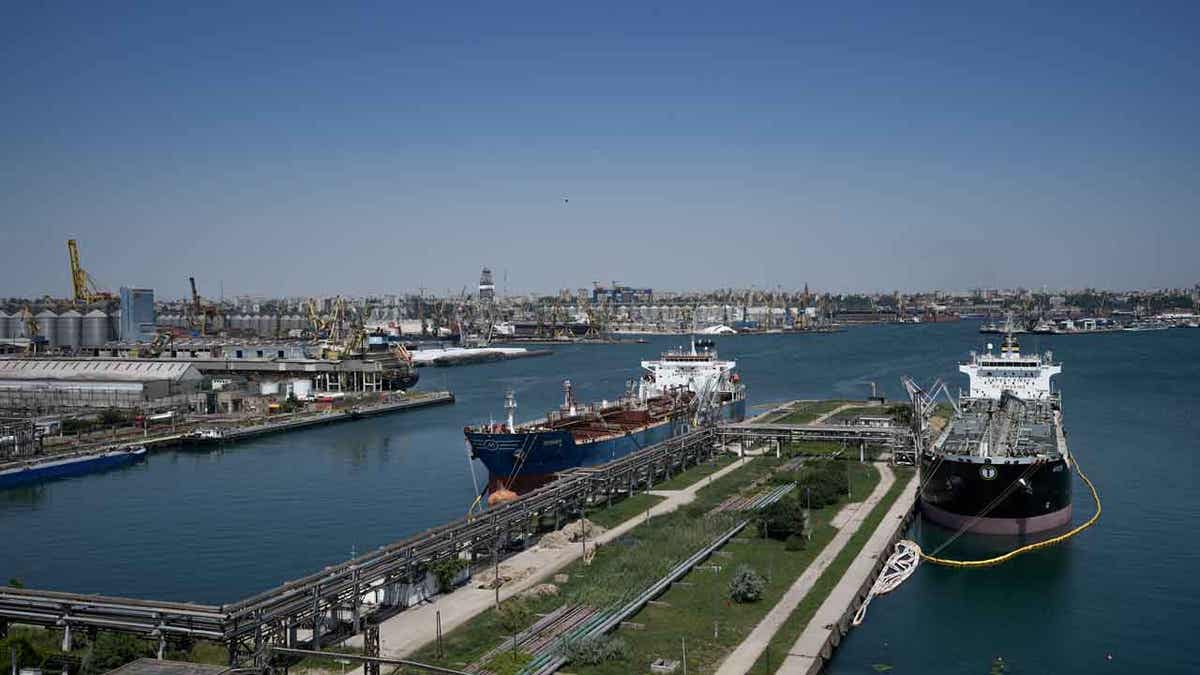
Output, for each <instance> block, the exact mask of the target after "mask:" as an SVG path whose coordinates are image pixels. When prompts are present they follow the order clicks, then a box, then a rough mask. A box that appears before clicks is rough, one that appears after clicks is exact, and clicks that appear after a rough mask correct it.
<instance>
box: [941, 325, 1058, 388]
mask: <svg viewBox="0 0 1200 675" xmlns="http://www.w3.org/2000/svg"><path fill="white" fill-rule="evenodd" d="M991 349H992V347H991V345H990V344H989V345H988V351H987V352H986V353H984V354H978V353H976V352H971V360H970V361H968V362H967V363H963V364H960V365H959V366H958V370H959V372H961V373H965V374H966V376H967V378H968V379H969V380H970V386H969V389H968V396H969V397H970V398H978V399H991V400H994V401H999V400H1000V398H1001V396H1002V395H1003V393H1004V392H1006V391H1007V392H1009V393H1011V394H1012V395H1013V396H1016V397H1017V398H1020V399H1022V400H1026V401H1043V400H1048V399H1050V398H1052V397H1053V393H1052V391H1051V388H1050V378H1052V377H1054V376H1055V375H1057V374H1059V373H1061V372H1062V366H1061V365H1059V364H1057V363H1054V359H1053V354H1051V353H1050V352H1046V353H1045V354H1044V355H1037V354H1034V355H1032V356H1024V355H1022V354H1021V346H1020V345H1019V344H1018V343H1017V340H1016V338H1014V337H1013V335H1012V333H1009V334H1008V335H1005V336H1004V342H1003V343H1002V344H1001V345H1000V353H999V354H994V353H992V351H991Z"/></svg>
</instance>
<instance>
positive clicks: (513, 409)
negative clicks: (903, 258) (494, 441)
mask: <svg viewBox="0 0 1200 675" xmlns="http://www.w3.org/2000/svg"><path fill="white" fill-rule="evenodd" d="M504 412H505V413H506V414H507V415H508V433H510V434H511V433H513V432H515V431H516V430H517V425H516V421H515V419H514V418H515V417H516V413H517V394H516V392H514V391H513V390H512V389H509V390H508V391H507V392H505V394H504Z"/></svg>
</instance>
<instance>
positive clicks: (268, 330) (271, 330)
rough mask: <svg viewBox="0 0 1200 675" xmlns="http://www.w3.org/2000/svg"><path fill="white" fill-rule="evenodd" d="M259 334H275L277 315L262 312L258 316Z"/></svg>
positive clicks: (267, 335)
mask: <svg viewBox="0 0 1200 675" xmlns="http://www.w3.org/2000/svg"><path fill="white" fill-rule="evenodd" d="M258 334H259V335H261V336H263V337H270V336H272V335H274V334H275V317H273V316H271V315H270V314H260V315H259V317H258Z"/></svg>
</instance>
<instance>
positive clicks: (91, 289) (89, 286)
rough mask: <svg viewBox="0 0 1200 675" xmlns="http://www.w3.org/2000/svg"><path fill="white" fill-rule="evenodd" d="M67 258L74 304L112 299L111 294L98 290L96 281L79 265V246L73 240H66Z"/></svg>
mask: <svg viewBox="0 0 1200 675" xmlns="http://www.w3.org/2000/svg"><path fill="white" fill-rule="evenodd" d="M67 257H68V259H69V260H70V263H71V286H72V288H73V290H74V292H75V302H82V303H85V304H90V303H93V302H96V301H98V300H110V299H112V293H109V292H108V291H102V290H100V289H99V287H98V286H97V285H96V280H95V279H92V277H91V276H90V275H89V274H88V273H87V271H86V270H84V269H83V266H82V265H80V264H79V246H78V244H76V242H75V240H74V239H68V240H67Z"/></svg>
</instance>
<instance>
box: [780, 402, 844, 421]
mask: <svg viewBox="0 0 1200 675" xmlns="http://www.w3.org/2000/svg"><path fill="white" fill-rule="evenodd" d="M845 403H846V402H845V401H803V402H801V403H797V404H796V405H794V406H792V408H791V411H790V412H788V413H787V414H785V415H782V416H781V417H778V418H776V419H773V420H771V421H772V422H778V423H780V424H809V423H811V422H812V421H813V420H815V419H817V418H818V417H820V416H821V415H824V414H826V413H828V412H831V411H833V410H835V409H837V408H838V406H841V405H843V404H845Z"/></svg>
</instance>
